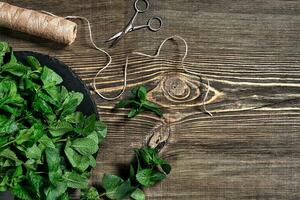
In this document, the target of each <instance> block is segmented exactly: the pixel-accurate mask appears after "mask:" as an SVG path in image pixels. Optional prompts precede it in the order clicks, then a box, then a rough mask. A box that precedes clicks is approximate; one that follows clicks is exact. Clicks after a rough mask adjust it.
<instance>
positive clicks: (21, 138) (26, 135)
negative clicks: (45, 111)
mask: <svg viewBox="0 0 300 200" xmlns="http://www.w3.org/2000/svg"><path fill="white" fill-rule="evenodd" d="M31 134H32V131H31V130H30V129H24V130H20V132H19V134H18V136H17V137H16V144H18V145H20V144H22V143H24V142H27V141H29V139H30V137H31Z"/></svg>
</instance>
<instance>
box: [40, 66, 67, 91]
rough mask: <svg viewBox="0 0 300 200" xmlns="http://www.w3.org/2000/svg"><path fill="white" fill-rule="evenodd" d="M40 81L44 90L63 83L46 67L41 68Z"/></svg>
mask: <svg viewBox="0 0 300 200" xmlns="http://www.w3.org/2000/svg"><path fill="white" fill-rule="evenodd" d="M41 80H42V82H43V84H44V88H48V87H52V86H55V85H58V84H60V83H62V82H63V79H62V78H61V77H60V76H59V75H58V74H57V73H56V72H54V71H53V70H52V69H50V68H48V67H43V72H42V75H41Z"/></svg>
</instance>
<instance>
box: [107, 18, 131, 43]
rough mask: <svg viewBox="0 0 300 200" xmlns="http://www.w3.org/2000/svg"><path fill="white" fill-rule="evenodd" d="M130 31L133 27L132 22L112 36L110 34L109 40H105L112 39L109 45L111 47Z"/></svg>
mask: <svg viewBox="0 0 300 200" xmlns="http://www.w3.org/2000/svg"><path fill="white" fill-rule="evenodd" d="M131 31H133V28H132V23H131V22H130V23H129V24H128V25H127V26H126V28H125V29H124V30H123V31H121V32H119V33H117V34H115V35H114V36H112V37H111V38H110V39H109V40H107V42H110V41H112V40H113V42H112V44H111V45H110V47H113V46H115V45H116V44H117V43H118V42H119V41H120V40H121V39H122V38H123V37H124V36H125V35H126V34H127V33H129V32H131Z"/></svg>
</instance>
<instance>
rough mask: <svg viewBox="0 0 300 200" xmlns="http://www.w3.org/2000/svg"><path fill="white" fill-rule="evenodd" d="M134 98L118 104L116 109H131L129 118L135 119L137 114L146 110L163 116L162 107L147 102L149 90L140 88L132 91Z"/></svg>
mask: <svg viewBox="0 0 300 200" xmlns="http://www.w3.org/2000/svg"><path fill="white" fill-rule="evenodd" d="M131 93H132V96H131V97H130V98H129V99H124V100H121V101H119V102H118V103H117V104H116V108H131V110H130V112H129V113H128V117H129V118H133V117H135V116H136V115H137V114H139V113H141V112H144V111H146V110H148V111H151V112H154V113H155V114H156V115H158V116H159V117H161V116H162V111H161V109H160V107H159V106H158V105H157V104H156V103H153V102H151V101H149V100H147V89H146V87H144V86H140V87H137V88H134V89H132V91H131Z"/></svg>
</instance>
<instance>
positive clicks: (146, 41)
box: [0, 0, 300, 200]
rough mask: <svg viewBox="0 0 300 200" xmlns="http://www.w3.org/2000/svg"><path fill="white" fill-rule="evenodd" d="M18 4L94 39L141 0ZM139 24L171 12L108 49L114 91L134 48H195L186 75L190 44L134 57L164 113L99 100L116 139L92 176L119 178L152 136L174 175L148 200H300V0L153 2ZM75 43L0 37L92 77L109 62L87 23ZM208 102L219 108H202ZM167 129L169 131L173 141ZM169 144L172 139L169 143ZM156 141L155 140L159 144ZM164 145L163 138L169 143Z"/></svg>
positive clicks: (138, 80) (102, 81)
mask: <svg viewBox="0 0 300 200" xmlns="http://www.w3.org/2000/svg"><path fill="white" fill-rule="evenodd" d="M7 2H9V3H13V4H15V5H18V6H23V7H27V8H32V9H37V10H40V9H42V10H47V11H50V12H53V13H55V14H57V15H61V16H66V15H80V16H85V17H87V18H89V19H90V20H91V23H92V28H93V32H94V33H93V34H94V37H95V41H96V43H97V44H98V45H99V46H101V47H103V48H107V47H108V45H107V44H104V43H103V42H104V41H105V40H106V39H108V38H109V37H110V36H111V35H112V34H114V33H115V32H117V31H120V30H121V29H122V28H123V27H124V26H125V25H126V23H127V21H128V20H129V19H130V17H131V16H132V14H133V8H132V5H133V0H126V1H125V0H113V1H112V0H84V1H83V0H72V1H70V0H43V1H40V0H26V1H24V0H12V1H7ZM150 4H151V9H150V10H149V12H147V13H145V14H144V15H140V16H139V17H138V20H137V21H138V22H137V23H139V24H142V23H145V21H146V20H147V19H148V18H149V17H152V16H161V18H162V19H163V22H164V27H163V28H162V30H161V31H159V32H157V33H153V32H150V31H148V30H141V31H136V32H134V33H130V34H128V35H127V37H126V38H125V39H124V40H122V41H121V42H120V44H119V45H118V46H117V47H116V48H114V49H109V52H110V53H111V54H112V56H113V65H112V66H111V67H110V68H109V69H108V70H106V71H105V73H103V76H102V77H100V78H98V79H97V83H98V87H99V88H101V91H103V92H106V94H107V95H111V96H112V95H114V94H116V93H117V92H118V91H120V89H121V86H122V76H123V74H122V73H123V72H122V70H123V66H124V62H125V58H126V56H127V55H130V52H132V51H141V52H147V53H150V54H153V53H154V51H155V49H156V48H157V47H158V45H159V44H160V42H161V41H162V40H163V39H164V38H166V37H169V36H171V35H175V34H176V35H180V36H182V37H184V38H185V39H186V40H187V42H188V44H189V47H190V49H189V55H188V58H187V61H186V64H185V65H186V67H188V68H189V69H190V70H192V71H195V72H199V73H202V75H203V76H202V79H200V78H199V77H196V76H191V75H187V74H185V73H184V72H183V71H182V70H181V68H180V64H179V61H180V59H181V56H182V52H183V51H184V46H183V44H182V43H181V42H180V41H177V42H169V43H168V44H167V45H166V46H165V47H164V48H163V50H164V51H163V53H162V55H161V56H160V57H159V58H158V59H148V58H145V57H142V56H136V55H130V61H129V71H128V74H129V75H128V83H129V87H128V89H127V91H126V94H125V95H124V97H125V96H127V95H128V94H129V90H130V88H132V87H134V86H137V85H141V84H145V85H146V86H147V87H148V88H149V89H150V91H151V93H150V97H151V99H152V100H153V101H155V102H157V103H158V104H160V105H161V106H162V107H163V108H164V111H165V116H164V118H163V119H159V118H158V117H156V116H154V115H152V114H151V113H144V114H141V115H139V116H138V117H137V118H135V119H133V120H127V119H126V118H125V116H126V113H127V111H128V110H122V111H119V112H112V108H113V106H114V104H115V103H116V102H107V101H104V100H102V99H101V98H99V97H97V96H96V95H94V98H95V100H96V102H97V104H98V108H99V112H100V115H101V118H102V119H103V120H104V121H105V122H106V123H107V124H108V126H109V134H108V137H107V139H106V140H105V142H104V143H103V145H102V148H101V150H100V153H99V155H98V165H97V167H96V168H95V169H94V171H93V177H92V180H91V182H93V183H95V184H100V182H101V178H102V175H103V173H104V172H107V173H119V171H120V169H121V171H122V169H123V168H126V164H127V163H129V161H130V160H131V159H132V157H133V152H132V148H134V147H139V146H141V145H143V144H144V143H145V142H146V141H148V140H149V138H150V139H151V136H152V135H154V136H155V137H156V138H157V137H159V138H160V141H159V142H160V143H161V144H160V145H161V146H162V147H163V148H162V151H161V154H162V155H163V157H165V158H166V159H167V160H168V161H169V162H170V163H171V164H172V166H173V171H172V173H171V175H170V176H169V178H168V179H167V180H166V181H164V182H162V183H161V184H159V185H157V186H155V187H153V188H150V189H147V190H146V193H147V199H150V200H177V199H178V200H198V199H199V200H202V199H205V200H217V199H230V200H231V199H234V200H235V199H236V200H240V199H278V200H285V199H290V200H292V199H293V200H297V199H300V123H299V122H300V106H299V103H300V65H299V63H300V1H297V0H268V1H266V0H240V1H237V0H218V1H216V0H163V1H155V0H151V1H150ZM77 22H78V24H79V33H78V38H77V41H76V42H75V43H74V44H73V45H72V46H69V47H62V46H59V45H56V44H54V43H52V42H48V41H45V40H41V39H36V38H33V37H30V36H28V35H25V34H21V33H15V32H13V31H10V30H7V29H0V39H1V40H5V41H8V42H10V44H11V45H12V46H13V47H14V48H15V49H16V50H33V51H38V52H43V53H46V54H50V55H51V56H54V57H57V58H59V59H60V60H62V61H63V62H65V63H66V64H68V65H69V66H71V67H72V69H73V70H74V71H75V72H76V73H77V74H78V75H79V76H80V77H81V78H82V79H83V80H84V81H85V82H86V84H90V83H91V80H92V77H93V76H94V75H95V73H96V72H97V70H99V69H100V68H101V67H103V66H104V64H105V63H106V61H107V60H106V57H105V56H104V55H103V54H101V53H99V52H98V51H96V50H94V49H92V48H91V45H90V43H89V40H88V32H87V27H86V25H85V24H83V23H81V22H80V21H77ZM207 79H209V80H210V83H211V84H210V85H211V88H210V89H211V92H210V95H209V97H208V99H207V101H206V103H207V108H208V109H209V110H210V111H211V112H212V113H213V115H214V117H210V116H208V115H206V114H204V113H203V110H202V106H201V102H202V100H203V96H204V95H203V94H204V93H205V87H204V84H206V80H207ZM168 135H169V138H168ZM166 138H168V139H167V141H165V140H166ZM155 142H156V141H153V140H152V141H151V144H152V145H156V144H155ZM163 144H165V145H163Z"/></svg>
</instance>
